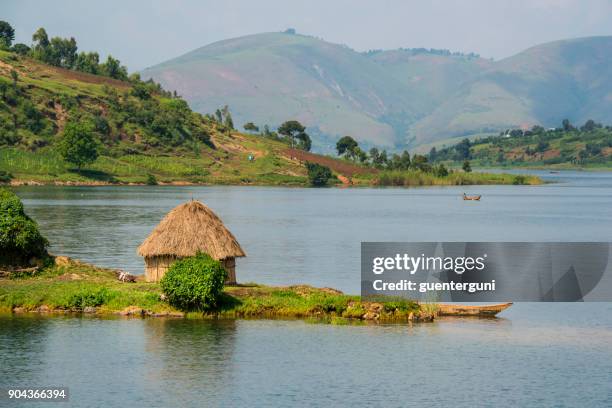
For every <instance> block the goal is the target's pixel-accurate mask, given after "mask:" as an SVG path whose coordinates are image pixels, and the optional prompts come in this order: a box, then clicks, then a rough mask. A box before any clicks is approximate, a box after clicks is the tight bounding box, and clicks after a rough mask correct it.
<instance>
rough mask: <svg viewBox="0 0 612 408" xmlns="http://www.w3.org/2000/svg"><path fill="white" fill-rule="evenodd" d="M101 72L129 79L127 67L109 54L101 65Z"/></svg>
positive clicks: (121, 78) (116, 77)
mask: <svg viewBox="0 0 612 408" xmlns="http://www.w3.org/2000/svg"><path fill="white" fill-rule="evenodd" d="M100 72H101V73H102V74H103V75H106V76H108V77H111V78H115V79H120V80H126V79H127V76H128V75H127V68H126V67H124V66H123V65H121V62H120V61H119V60H118V59H115V58H113V56H112V55H109V56H108V57H107V58H106V62H105V63H104V64H102V65H101V67H100Z"/></svg>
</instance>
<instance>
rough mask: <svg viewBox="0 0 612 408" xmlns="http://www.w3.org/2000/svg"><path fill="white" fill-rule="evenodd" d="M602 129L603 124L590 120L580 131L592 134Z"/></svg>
mask: <svg viewBox="0 0 612 408" xmlns="http://www.w3.org/2000/svg"><path fill="white" fill-rule="evenodd" d="M601 127H602V126H601V123H597V122H595V121H594V120H593V119H589V120H587V121H586V122H585V123H584V125H583V126H582V127H581V128H580V130H582V131H583V132H592V131H593V130H595V129H598V128H601Z"/></svg>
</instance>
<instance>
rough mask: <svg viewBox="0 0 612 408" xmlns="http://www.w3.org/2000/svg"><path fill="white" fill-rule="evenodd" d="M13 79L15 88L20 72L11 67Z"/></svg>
mask: <svg viewBox="0 0 612 408" xmlns="http://www.w3.org/2000/svg"><path fill="white" fill-rule="evenodd" d="M11 79H12V80H13V88H15V89H17V80H18V79H19V74H17V71H15V70H14V69H11Z"/></svg>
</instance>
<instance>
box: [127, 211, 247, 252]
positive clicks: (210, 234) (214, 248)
mask: <svg viewBox="0 0 612 408" xmlns="http://www.w3.org/2000/svg"><path fill="white" fill-rule="evenodd" d="M198 251H200V252H204V253H207V254H208V255H210V256H211V257H213V258H215V259H224V258H229V257H240V256H246V254H245V253H244V251H243V250H242V248H241V247H240V244H239V243H238V241H236V238H234V236H233V235H232V233H231V232H229V230H228V229H227V228H225V225H223V222H221V219H220V218H219V217H217V215H216V214H215V213H214V212H213V211H212V210H211V209H210V208H208V207H207V206H205V205H204V204H202V203H201V202H199V201H194V200H191V201H189V202H187V203H185V204H181V205H179V206H178V207H175V208H174V209H173V210H172V211H170V212H169V213H168V214H167V215H166V216H165V217H164V219H163V220H161V222H160V223H159V225H158V226H157V227H155V229H154V230H153V232H151V234H150V235H149V236H148V237H147V239H145V240H144V242H143V243H142V244H141V245H140V246H139V247H138V254H139V255H140V256H145V257H151V256H163V255H166V256H167V255H170V256H177V257H184V256H193V255H195V254H196V253H197V252H198Z"/></svg>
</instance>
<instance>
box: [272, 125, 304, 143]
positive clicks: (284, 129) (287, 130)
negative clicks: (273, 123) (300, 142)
mask: <svg viewBox="0 0 612 408" xmlns="http://www.w3.org/2000/svg"><path fill="white" fill-rule="evenodd" d="M305 131H306V128H305V127H304V126H303V125H302V124H301V123H300V122H298V121H297V120H288V121H286V122H285V123H283V124H282V125H280V126H279V127H278V133H280V134H281V135H283V136H285V137H287V138H288V139H289V140H290V142H291V147H293V146H294V144H295V138H296V137H297V136H298V135H299V134H301V133H304V132H305Z"/></svg>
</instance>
